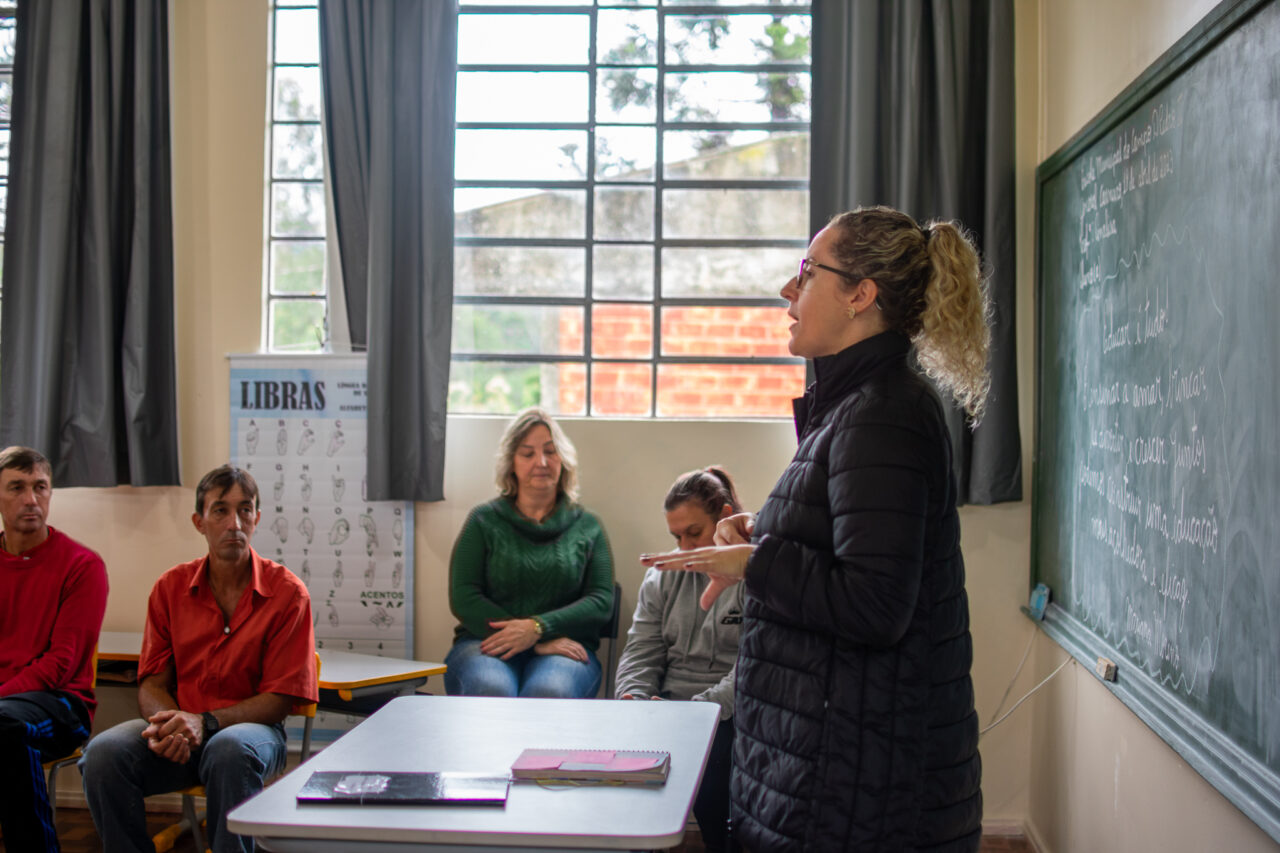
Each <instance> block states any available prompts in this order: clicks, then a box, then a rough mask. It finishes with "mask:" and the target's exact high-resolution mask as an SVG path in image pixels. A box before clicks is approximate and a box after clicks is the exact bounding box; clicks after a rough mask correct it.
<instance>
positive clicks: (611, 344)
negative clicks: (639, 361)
mask: <svg viewBox="0 0 1280 853" xmlns="http://www.w3.org/2000/svg"><path fill="white" fill-rule="evenodd" d="M591 355H592V356H593V357H595V358H650V357H652V356H653V309H652V308H650V307H649V306H648V305H616V304H610V303H607V302H597V303H596V304H595V306H594V307H592V309H591Z"/></svg>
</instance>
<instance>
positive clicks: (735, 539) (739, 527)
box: [715, 512, 756, 545]
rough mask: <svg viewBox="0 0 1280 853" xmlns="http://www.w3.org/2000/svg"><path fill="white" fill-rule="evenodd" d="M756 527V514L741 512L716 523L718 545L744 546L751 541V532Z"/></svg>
mask: <svg viewBox="0 0 1280 853" xmlns="http://www.w3.org/2000/svg"><path fill="white" fill-rule="evenodd" d="M755 526H756V514H755V513H754V512H739V513H735V514H734V515H731V516H729V517H728V518H722V519H720V521H718V522H717V523H716V533H715V540H716V544H717V545H742V544H744V543H746V542H750V541H751V531H752V530H754V529H755Z"/></svg>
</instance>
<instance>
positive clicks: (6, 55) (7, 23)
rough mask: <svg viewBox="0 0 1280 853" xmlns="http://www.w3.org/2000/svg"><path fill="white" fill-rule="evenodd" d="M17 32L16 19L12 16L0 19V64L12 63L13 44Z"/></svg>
mask: <svg viewBox="0 0 1280 853" xmlns="http://www.w3.org/2000/svg"><path fill="white" fill-rule="evenodd" d="M16 33H17V21H16V20H15V19H13V18H5V19H3V20H0V65H12V64H13V46H14V42H15V38H16Z"/></svg>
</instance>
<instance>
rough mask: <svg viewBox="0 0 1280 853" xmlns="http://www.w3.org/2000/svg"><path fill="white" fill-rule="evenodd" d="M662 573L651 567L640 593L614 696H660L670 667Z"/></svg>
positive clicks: (628, 633) (620, 664)
mask: <svg viewBox="0 0 1280 853" xmlns="http://www.w3.org/2000/svg"><path fill="white" fill-rule="evenodd" d="M659 574H660V573H659V572H658V570H657V569H649V570H648V571H646V572H645V575H644V581H643V582H641V584H640V593H639V595H637V596H636V612H635V615H634V616H632V620H631V629H630V630H629V631H627V645H626V648H624V649H623V650H622V656H621V657H620V658H619V659H618V673H617V677H616V679H615V682H614V692H613V695H614V698H621V697H622V696H624V695H626V694H628V693H630V694H631V695H632V696H634V697H636V698H637V699H649V698H651V697H654V696H657V695H658V693H659V690H660V689H661V686H662V675H663V673H664V672H666V669H667V643H666V640H664V639H663V637H662V611H663V601H662V588H661V586H660V585H659Z"/></svg>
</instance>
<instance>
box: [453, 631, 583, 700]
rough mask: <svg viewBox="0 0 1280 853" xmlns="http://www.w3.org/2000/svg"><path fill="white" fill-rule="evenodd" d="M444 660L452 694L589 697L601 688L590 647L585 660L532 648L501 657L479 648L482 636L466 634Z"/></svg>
mask: <svg viewBox="0 0 1280 853" xmlns="http://www.w3.org/2000/svg"><path fill="white" fill-rule="evenodd" d="M444 663H445V666H447V667H449V669H448V670H447V671H446V672H445V674H444V689H445V692H447V693H448V694H449V695H450V696H524V697H535V696H537V697H544V698H545V697H551V698H557V699H590V698H592V697H594V696H595V695H596V692H597V691H598V690H599V689H600V661H599V660H598V659H597V658H596V656H595V653H594V652H591V651H590V650H588V651H587V662H586V663H581V662H579V661H576V660H572V659H570V658H567V657H565V656H564V655H540V654H538V653H537V652H535V651H534V650H533V649H529V650H527V651H523V652H521V653H520V654H518V655H516V656H515V657H513V658H511V659H510V660H502V659H501V658H496V657H493V656H492V655H486V654H485V653H484V652H482V651H480V641H479V640H474V639H466V638H463V639H460V640H457V641H455V642H454V644H453V648H451V649H450V650H449V654H448V655H447V656H446V657H445V659H444Z"/></svg>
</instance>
